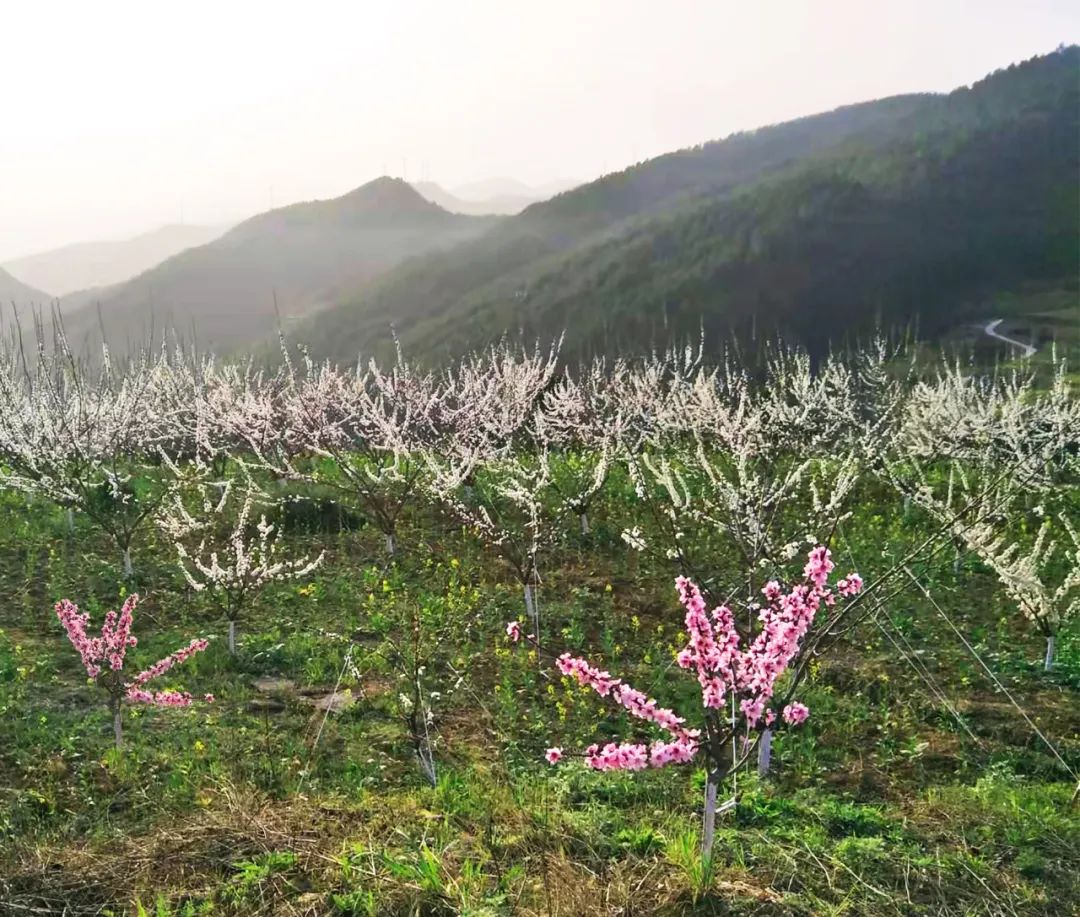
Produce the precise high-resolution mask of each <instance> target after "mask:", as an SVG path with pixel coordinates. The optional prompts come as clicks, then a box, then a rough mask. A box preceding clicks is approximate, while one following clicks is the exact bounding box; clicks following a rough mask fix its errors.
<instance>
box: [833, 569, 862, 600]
mask: <svg viewBox="0 0 1080 917" xmlns="http://www.w3.org/2000/svg"><path fill="white" fill-rule="evenodd" d="M862 587H863V581H862V577H861V576H859V574H858V573H849V574H848V575H847V576H845V577H844V578H843V579H841V580H838V581H837V583H836V591H837V592H839V593H840V594H841V595H843V596H852V595H858V594H859V593H860V592H861V591H862Z"/></svg>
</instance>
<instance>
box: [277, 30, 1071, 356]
mask: <svg viewBox="0 0 1080 917" xmlns="http://www.w3.org/2000/svg"><path fill="white" fill-rule="evenodd" d="M1078 72H1080V49H1078V48H1076V47H1071V48H1067V49H1062V50H1060V51H1058V52H1056V53H1054V54H1051V55H1048V56H1045V57H1041V58H1037V59H1034V60H1031V61H1028V62H1026V63H1024V64H1021V65H1014V66H1012V67H1009V68H1008V69H1006V70H1002V71H998V72H996V73H994V74H992V75H991V76H989V77H987V78H986V79H984V80H982V81H980V82H979V83H977V84H975V85H974V86H972V87H970V88H962V89H958V90H956V91H955V92H952V93H950V94H948V95H917V96H900V97H895V98H890V99H884V100H881V101H878V102H870V103H865V104H862V105H856V106H849V107H846V108H842V109H838V110H837V111H834V112H830V113H827V114H823V115H817V116H813V117H809V118H803V119H800V120H798V121H794V122H790V123H787V124H782V125H778V126H775V127H769V128H763V129H761V130H758V131H753V132H750V133H746V134H740V135H736V136H734V137H730V138H728V139H726V140H723V141H719V142H715V143H710V144H706V145H704V146H702V147H698V148H695V149H692V150H684V151H680V152H678V153H672V154H670V155H667V156H662V157H660V158H658V159H655V160H651V161H649V162H646V163H642V164H639V165H638V166H635V167H632V168H630V169H627V170H625V171H624V172H621V173H618V174H615V175H610V176H606V177H604V178H602V179H600V180H599V181H596V182H593V183H591V184H588V185H585V186H582V187H580V188H577V189H575V190H573V191H570V192H568V193H565V194H562V195H559V196H557V197H555V198H553V199H552V200H550V201H548V202H545V203H542V204H536V205H533V206H532V207H530V208H528V209H527V210H526V211H524V212H523V213H522V214H520V215H519V216H516V217H511V218H509V219H507V220H506V221H504V222H503V223H501V224H500V226H499V227H498V229H497V230H496V231H493V232H489V233H487V234H485V235H484V236H482V237H480V238H478V239H475V240H472V241H471V242H468V243H466V244H463V245H459V246H456V247H455V248H453V249H451V250H448V251H445V252H440V253H438V254H432V255H428V256H426V257H424V258H422V259H414V260H412V261H409V262H407V263H405V264H403V265H401V266H400V267H398V268H397V269H396V270H394V271H392V272H390V273H389V274H388V275H386V276H385V277H383V278H381V279H380V281H379V282H377V283H376V284H373V285H371V286H369V287H368V288H367V289H365V290H363V291H362V292H360V293H359V294H357V295H354V296H351V297H349V298H348V299H347V300H345V301H344V302H343V303H342V304H341V305H339V306H338V307H336V308H334V309H332V310H328V311H326V312H324V313H322V314H320V315H319V316H318V317H317V318H316V319H315V320H314V321H313V322H312V323H311V324H310V325H308V326H305V327H302V328H300V329H298V331H297V333H296V337H297V339H299V340H303V341H306V342H308V343H310V344H311V345H312V348H313V350H314V352H315V353H317V354H319V355H321V356H328V357H333V358H340V359H349V358H350V357H352V356H354V355H355V353H356V352H358V351H361V350H369V351H370V350H378V349H380V348H382V347H384V346H385V344H386V341H387V339H388V334H389V330H390V327H391V325H392V326H393V327H394V329H395V330H396V332H397V333H398V334H399V335H400V337H401V339H402V340H403V342H404V343H405V344H406V346H407V347H408V348H409V349H410V350H412V351H413V352H415V353H420V354H425V355H436V354H439V355H441V354H445V353H447V352H449V351H452V350H462V349H466V348H469V347H474V346H477V345H478V344H482V343H484V342H485V341H489V340H491V339H492V338H494V337H497V336H498V335H500V334H501V333H504V332H511V333H513V332H516V331H518V330H523V331H524V332H525V333H526V334H527V335H528V336H539V337H541V338H546V337H552V336H554V335H557V334H558V333H560V332H561V331H562V330H563V329H565V330H566V331H567V336H568V344H569V346H570V348H571V350H577V351H580V352H587V351H590V350H595V349H616V348H619V347H626V346H636V347H641V346H646V345H647V344H649V343H652V342H654V341H656V340H658V339H660V338H664V339H667V337H668V336H670V335H672V334H675V333H682V332H685V331H686V330H693V329H696V328H697V327H698V326H699V325H700V324H704V325H705V327H706V328H707V329H708V330H710V331H712V332H714V333H715V334H718V335H719V334H722V335H723V336H725V337H726V335H727V333H728V332H729V331H731V330H735V331H740V330H741V331H744V332H746V333H749V332H750V329H756V330H758V331H760V332H764V331H766V330H768V329H771V328H780V329H781V330H784V331H787V332H788V333H795V334H798V335H799V336H800V337H802V338H803V339H804V341H805V343H808V344H810V345H812V346H815V345H819V344H820V343H822V342H823V341H824V340H825V339H827V338H832V339H835V338H837V337H838V336H840V335H842V334H844V333H845V332H846V331H848V330H854V329H864V328H866V327H868V326H870V325H872V324H873V323H874V322H876V321H878V320H879V319H880V320H882V321H886V322H893V321H896V322H906V321H909V320H911V319H912V318H914V317H915V316H920V317H921V319H922V321H923V327H924V328H927V327H943V326H945V325H947V324H949V323H955V322H956V321H958V320H961V319H962V318H964V317H966V314H965V309H966V308H967V307H969V306H972V305H977V304H978V302H979V301H980V300H981V299H982V298H983V297H985V296H987V295H989V294H991V293H992V292H994V291H996V290H1002V289H1009V288H1010V287H1012V286H1014V285H1016V284H1019V283H1022V282H1027V281H1032V280H1046V281H1060V282H1062V283H1073V284H1075V282H1076V268H1077V263H1076V253H1077V250H1078V248H1077V247H1078V241H1080V240H1078V238H1077V232H1078V230H1077V227H1078V212H1077V194H1076V181H1077V174H1078V168H1080V152H1078V145H1080V125H1078V122H1077V116H1078V111H1080V98H1078V80H1077V74H1078Z"/></svg>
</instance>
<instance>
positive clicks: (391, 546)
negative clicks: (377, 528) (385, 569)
mask: <svg viewBox="0 0 1080 917" xmlns="http://www.w3.org/2000/svg"><path fill="white" fill-rule="evenodd" d="M396 547H397V545H396V543H395V542H394V536H393V535H392V534H391V535H387V536H386V554H387V556H388V557H393V556H394V550H395V548H396Z"/></svg>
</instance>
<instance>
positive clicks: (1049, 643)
mask: <svg viewBox="0 0 1080 917" xmlns="http://www.w3.org/2000/svg"><path fill="white" fill-rule="evenodd" d="M1053 669H1054V635H1053V634H1050V635H1049V636H1048V637H1047V638H1046V658H1045V659H1044V660H1043V671H1044V672H1052V671H1053Z"/></svg>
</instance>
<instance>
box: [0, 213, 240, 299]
mask: <svg viewBox="0 0 1080 917" xmlns="http://www.w3.org/2000/svg"><path fill="white" fill-rule="evenodd" d="M227 228H228V227H226V226H186V225H176V226H162V227H161V228H160V229H155V230H154V231H153V232H147V233H143V234H142V235H139V236H135V237H134V238H131V239H123V240H118V241H109V242H81V243H78V244H75V245H66V246H64V247H63V248H57V249H54V250H52V251H47V252H40V253H38V254H35V255H27V256H26V257H24V258H16V259H14V260H13V261H9V262H8V263H7V264H5V265H4V268H5V269H6V270H7V271H9V272H10V273H11V274H13V275H14V276H16V277H18V278H19V279H20V280H22V281H23V282H25V283H28V284H31V285H32V286H35V287H40V288H41V289H43V290H50V291H52V293H53V295H55V296H61V297H63V296H66V295H68V294H69V293H75V292H77V291H81V290H88V289H91V288H93V287H106V286H112V285H114V284H118V283H122V282H124V281H125V280H130V279H131V278H132V277H135V276H137V275H138V274H141V273H142V272H143V271H147V270H149V269H150V268H152V267H154V266H155V265H157V264H160V263H161V262H162V261H165V260H166V259H167V258H171V257H172V256H173V255H177V254H179V253H180V252H182V251H184V250H185V249H188V248H195V247H196V246H198V245H205V244H206V243H208V242H212V241H214V239H217V238H219V237H220V236H221V235H222V234H223V233H224V232H225V231H226V229H227Z"/></svg>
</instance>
